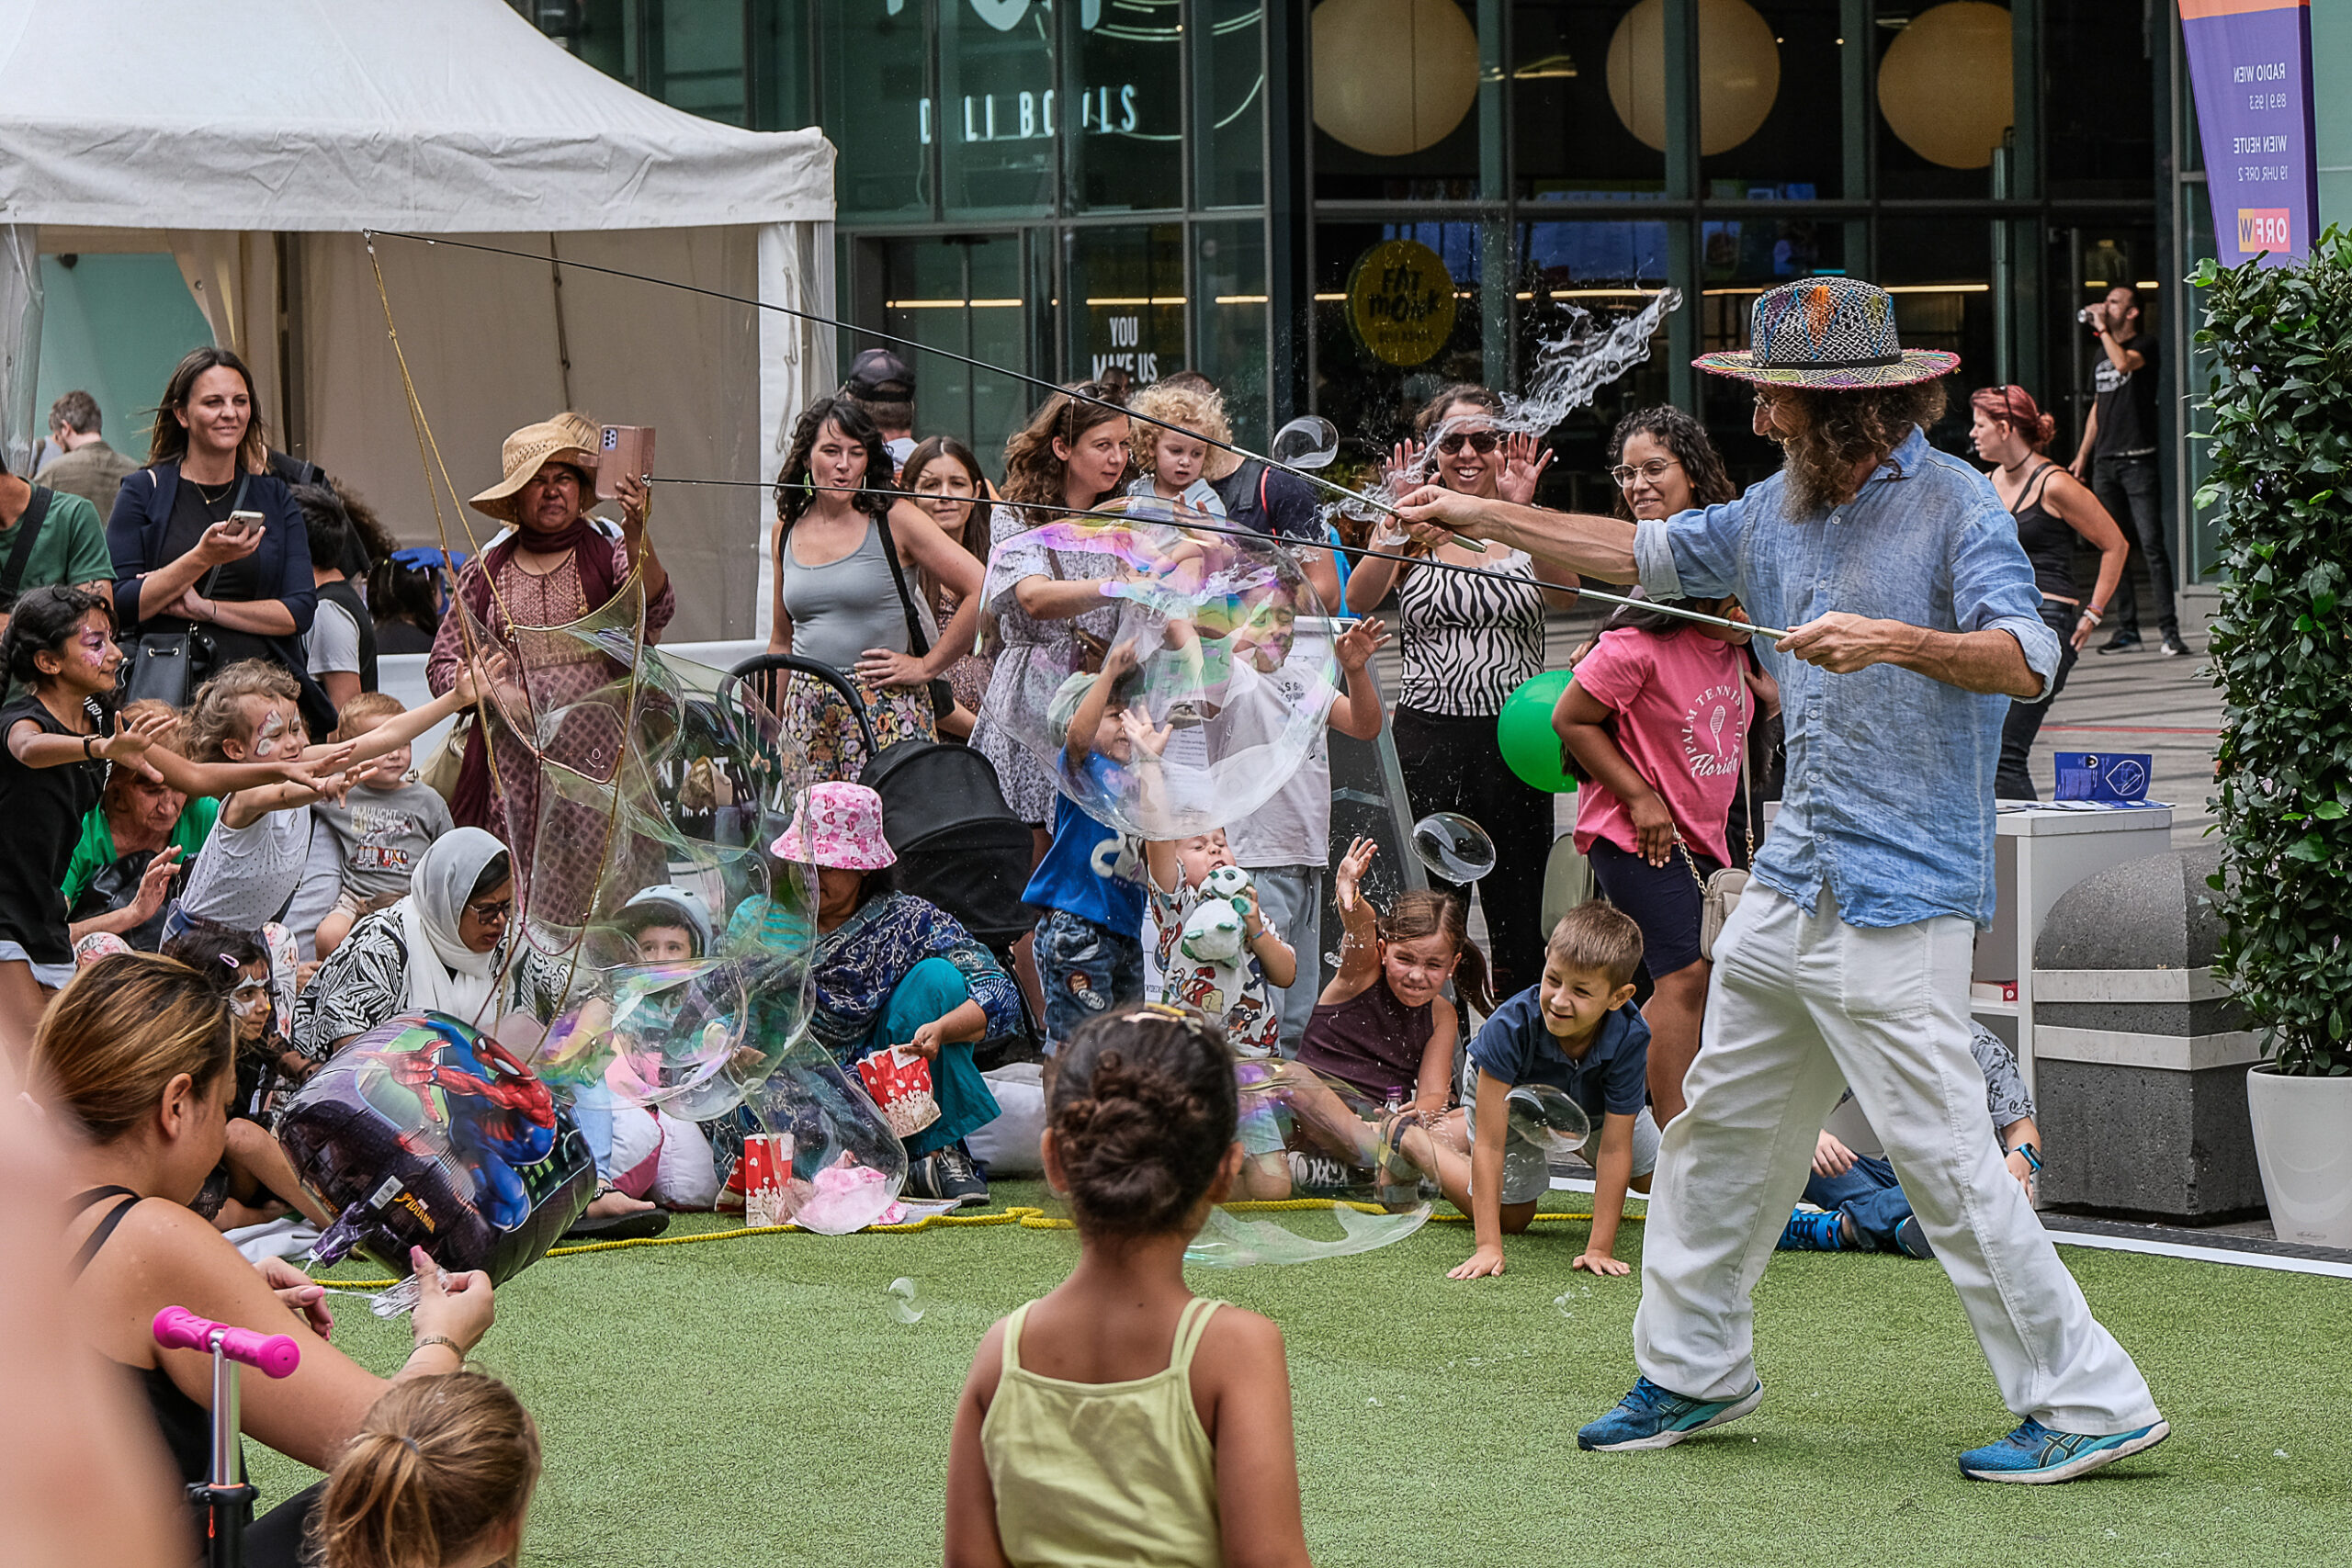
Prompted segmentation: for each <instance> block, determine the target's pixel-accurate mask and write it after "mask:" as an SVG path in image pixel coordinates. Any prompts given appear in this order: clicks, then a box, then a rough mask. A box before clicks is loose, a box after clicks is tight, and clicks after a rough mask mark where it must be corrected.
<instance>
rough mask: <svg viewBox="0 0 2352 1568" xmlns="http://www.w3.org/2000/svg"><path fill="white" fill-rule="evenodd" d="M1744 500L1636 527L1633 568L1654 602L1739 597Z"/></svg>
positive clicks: (1697, 509)
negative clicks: (1657, 600) (1659, 600)
mask: <svg viewBox="0 0 2352 1568" xmlns="http://www.w3.org/2000/svg"><path fill="white" fill-rule="evenodd" d="M1745 513H1746V508H1745V506H1744V504H1743V503H1742V502H1740V501H1726V502H1723V503H1722V504H1720V505H1716V506H1703V507H1693V508H1691V510H1690V511H1688V512H1678V513H1675V514H1674V515H1673V516H1671V517H1663V518H1645V519H1644V520H1642V521H1641V522H1639V523H1637V524H1635V525H1634V570H1636V571H1637V572H1638V573H1639V574H1640V577H1641V583H1642V592H1644V593H1645V594H1647V595H1648V596H1649V597H1651V598H1653V599H1720V598H1723V597H1724V595H1725V594H1729V593H1736V592H1739V584H1738V581H1737V578H1738V572H1739V539H1740V535H1741V534H1742V533H1743V532H1744V531H1745V528H1746V523H1745Z"/></svg>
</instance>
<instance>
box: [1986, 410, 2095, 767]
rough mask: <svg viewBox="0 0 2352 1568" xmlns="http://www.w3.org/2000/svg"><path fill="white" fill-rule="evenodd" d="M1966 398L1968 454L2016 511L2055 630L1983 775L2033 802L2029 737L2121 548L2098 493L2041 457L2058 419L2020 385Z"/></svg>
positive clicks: (2090, 620)
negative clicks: (1971, 451) (2086, 581)
mask: <svg viewBox="0 0 2352 1568" xmlns="http://www.w3.org/2000/svg"><path fill="white" fill-rule="evenodd" d="M1969 403H1970V404H1971V406H1972V407H1973V409H1974V410H1975V414H1976V420H1975V423H1974V424H1973V425H1972V426H1971V427H1970V429H1969V434H1970V435H1971V436H1972V437H1973V439H1974V440H1975V443H1976V455H1977V456H1978V457H1982V458H1984V459H1985V461H1986V462H1988V463H1990V464H1992V465H1993V466H1994V467H1993V472H1992V474H1991V475H1990V476H1989V477H1990V478H1991V479H1992V481H1993V489H1994V491H1995V492H1996V493H1997V494H1998V495H1999V496H2000V498H2001V504H2002V505H2003V506H2006V507H2007V508H2008V509H2009V514H2010V515H2011V516H2013V517H2015V518H2016V519H2017V523H2018V544H2019V545H2021V546H2023V547H2025V554H2026V559H2028V560H2029V561H2030V562H2032V563H2033V581H2034V586H2035V587H2037V588H2039V589H2041V619H2042V624H2043V625H2045V626H2049V628H2050V629H2051V630H2052V631H2054V632H2056V633H2057V634H2058V672H2057V674H2056V675H2054V676H2053V677H2052V679H2051V682H2050V690H2049V692H2048V693H2047V694H2045V695H2044V696H2042V697H2041V699H2040V700H2038V701H2035V702H2030V703H2028V702H2017V701H2012V702H2011V703H2010V704H2009V716H2008V719H2007V722H2006V723H2004V724H2003V725H2002V726H2001V764H2000V768H1999V771H1997V772H1996V773H1995V774H1994V775H1993V793H1994V794H1995V795H1997V796H1999V797H2000V798H2001V799H2003V800H2039V799H2041V796H2040V795H2036V794H2035V793H2034V790H2033V775H2032V773H2031V772H2030V769H2029V768H2028V767H2027V761H2028V759H2029V758H2030V756H2031V754H2032V751H2033V739H2034V737H2035V736H2036V735H2038V734H2040V733H2041V721H2042V719H2043V718H2045V717H2046V716H2048V715H2049V713H2050V705H2051V703H2052V700H2053V699H2055V698H2056V697H2057V695H2058V694H2059V693H2061V692H2063V691H2064V690H2065V689H2066V675H2067V672H2068V671H2072V670H2073V669H2074V668H2075V658H2076V656H2077V655H2079V654H2080V653H2081V651H2082V647H2083V644H2085V643H2086V642H2088V641H2089V640H2090V636H2091V633H2092V632H2093V631H2095V630H2097V629H2098V623H2099V617H2100V616H2101V615H2104V614H2105V613H2106V610H2107V601H2108V596H2109V594H2111V593H2113V592H2115V585H2116V584H2117V583H2119V582H2120V581H2123V569H2124V563H2125V561H2126V560H2127V559H2128V558H2129V555H2130V549H2131V547H2130V546H2128V545H2127V544H2125V543H2124V539H2123V531H2122V530H2121V529H2120V528H2118V527H2117V526H2116V525H2115V519H2114V518H2112V517H2110V516H2109V515H2108V514H2107V508H2105V507H2103V506H2101V505H2100V504H2099V503H2098V498H2097V497H2095V496H2093V495H2092V494H2091V492H2090V491H2089V490H2088V489H2087V488H2086V487H2085V486H2084V485H2083V484H2081V483H2080V482H2079V481H2078V480H2076V479H2075V476H2074V475H2072V474H2070V473H2068V472H2067V471H2066V470H2065V469H2064V468H2062V467H2061V466H2060V465H2058V464H2056V463H2053V462H2052V461H2051V460H2050V459H2049V458H2047V457H2043V456H2042V455H2041V453H2042V449H2043V448H2044V447H2047V446H2049V445H2050V438H2051V437H2052V435H2054V434H2057V429H2058V422H2057V421H2055V420H2053V419H2052V418H2051V417H2050V416H2049V415H2048V414H2046V413H2043V412H2041V409H2039V408H2038V407H2036V406H2035V405H2034V400H2033V395H2032V394H2031V393H2030V392H2028V391H2027V390H2026V389H2024V388H2023V387H1987V388H1985V389H1984V390H1982V391H1980V392H1976V393H1974V394H1973V395H1971V397H1970V398H1969ZM2078 534H2079V535H2080V536H2082V537H2083V538H2084V539H2086V540H2088V541H2089V542H2090V545H2091V547H2093V548H2094V549H2096V550H2098V582H2097V583H2095V584H2094V585H2093V586H2092V588H2091V596H2090V603H2089V604H2085V603H2083V600H2082V590H2081V589H2079V588H2077V587H2076V586H2075V536H2076V535H2078Z"/></svg>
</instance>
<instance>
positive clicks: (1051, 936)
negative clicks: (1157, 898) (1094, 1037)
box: [1035, 909, 1143, 1045]
mask: <svg viewBox="0 0 2352 1568" xmlns="http://www.w3.org/2000/svg"><path fill="white" fill-rule="evenodd" d="M1035 953H1036V958H1037V981H1038V984H1039V986H1040V987H1042V988H1043V989H1044V991H1045V993H1046V1043H1047V1044H1049V1045H1058V1044H1060V1043H1062V1042H1063V1041H1065V1040H1068V1039H1069V1037H1070V1036H1071V1035H1072V1034H1074V1033H1076V1032H1078V1026H1079V1025H1080V1024H1081V1023H1084V1022H1085V1021H1087V1020H1088V1019H1090V1018H1094V1017H1098V1016H1099V1015H1101V1014H1103V1013H1104V1012H1107V1011H1109V1010H1110V1008H1111V1004H1112V1003H1114V1002H1129V1001H1138V1000H1140V999H1142V997H1143V941H1142V939H1141V938H1140V937H1138V936H1123V935H1121V934H1120V933H1119V932H1117V931H1112V930H1110V929H1109V928H1108V927H1106V926H1098V925H1096V924H1095V923H1094V922H1093V921H1092V920H1090V919H1085V918H1084V917H1083V916H1080V915H1073V914H1071V913H1070V912H1069V910H1068V909H1049V910H1047V911H1046V918H1045V919H1042V920H1040V921H1038V922H1037V942H1036V948H1035Z"/></svg>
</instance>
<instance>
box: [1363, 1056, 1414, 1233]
mask: <svg viewBox="0 0 2352 1568" xmlns="http://www.w3.org/2000/svg"><path fill="white" fill-rule="evenodd" d="M1404 1111H1405V1086H1404V1085H1403V1084H1392V1085H1390V1086H1389V1089H1388V1098H1387V1099H1386V1100H1385V1101H1384V1102H1383V1103H1382V1105H1381V1108H1380V1132H1379V1152H1378V1154H1376V1155H1375V1156H1374V1160H1373V1174H1372V1183H1373V1188H1372V1190H1373V1200H1374V1201H1375V1202H1377V1203H1380V1204H1383V1205H1397V1206H1401V1205H1405V1204H1409V1203H1411V1202H1413V1201H1415V1194H1414V1192H1413V1191H1412V1190H1411V1186H1410V1184H1409V1183H1406V1182H1400V1181H1398V1180H1397V1172H1396V1171H1395V1170H1394V1169H1393V1168H1391V1166H1390V1163H1389V1160H1390V1156H1391V1155H1392V1154H1393V1153H1394V1152H1395V1144H1394V1143H1393V1141H1392V1140H1394V1139H1395V1138H1396V1137H1397V1136H1398V1133H1399V1129H1400V1127H1401V1126H1402V1124H1403V1123H1402V1122H1401V1121H1400V1118H1401V1117H1402V1116H1403V1114H1404Z"/></svg>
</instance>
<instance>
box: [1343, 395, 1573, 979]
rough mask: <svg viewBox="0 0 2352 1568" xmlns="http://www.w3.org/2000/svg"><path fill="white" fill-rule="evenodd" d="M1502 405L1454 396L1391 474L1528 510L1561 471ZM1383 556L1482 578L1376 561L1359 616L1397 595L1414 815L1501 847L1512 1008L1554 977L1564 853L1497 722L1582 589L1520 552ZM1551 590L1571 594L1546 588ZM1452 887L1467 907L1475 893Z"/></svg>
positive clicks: (1404, 739)
mask: <svg viewBox="0 0 2352 1568" xmlns="http://www.w3.org/2000/svg"><path fill="white" fill-rule="evenodd" d="M1501 412H1502V400H1501V399H1500V398H1498V397H1497V396H1496V395H1495V394H1494V393H1493V392H1491V391H1489V390H1487V389H1486V388H1484V387H1473V386H1459V387H1449V388H1447V389H1445V390H1444V391H1442V392H1440V393H1439V394H1438V395H1437V396H1436V397H1435V398H1433V399H1431V400H1430V402H1429V404H1428V405H1427V406H1426V407H1424V408H1423V409H1422V410H1421V412H1420V414H1419V417H1418V418H1416V419H1415V420H1414V422H1413V434H1414V436H1415V438H1416V439H1415V440H1413V441H1408V442H1401V443H1399V444H1398V445H1397V450H1396V454H1395V457H1394V462H1393V465H1392V468H1391V472H1392V473H1393V474H1395V475H1396V476H1397V478H1398V480H1399V482H1400V483H1401V484H1402V488H1404V489H1406V490H1410V489H1412V488H1413V486H1414V485H1415V484H1418V483H1419V482H1421V481H1422V479H1424V478H1433V479H1434V480H1435V482H1437V483H1439V484H1441V485H1443V486H1445V487H1446V488H1447V489H1448V490H1458V491H1465V492H1467V493H1469V494H1472V495H1476V496H1483V497H1486V498H1487V499H1493V498H1496V497H1500V498H1501V499H1503V500H1505V501H1511V502H1521V503H1522V504H1524V503H1526V502H1530V501H1532V499H1533V498H1534V494H1535V484H1536V480H1537V479H1539V478H1540V477H1541V476H1542V474H1543V471H1544V467H1545V465H1546V464H1548V463H1549V462H1550V460H1551V452H1550V450H1549V449H1548V448H1544V449H1541V450H1539V447H1538V444H1537V442H1536V440H1535V439H1534V437H1532V436H1531V435H1513V434H1505V433H1504V432H1503V431H1501V430H1498V428H1496V425H1497V416H1498V415H1499V414H1500V413H1501ZM1373 542H1374V547H1376V548H1381V549H1387V550H1393V551H1395V552H1396V553H1398V554H1403V555H1410V556H1417V557H1428V558H1430V559H1433V560H1436V561H1439V562H1442V563H1444V564H1445V565H1449V566H1456V567H1467V568H1475V569H1476V575H1473V574H1472V573H1470V572H1465V571H1443V570H1427V569H1424V568H1423V567H1421V566H1419V565H1418V564H1406V563H1403V562H1399V561H1394V560H1384V559H1379V558H1365V559H1363V560H1362V561H1361V562H1359V563H1358V565H1357V566H1356V568H1355V570H1354V571H1353V572H1352V573H1351V575H1350V576H1349V578H1348V591H1347V604H1348V608H1349V609H1350V610H1351V611H1352V612H1353V613H1354V614H1356V615H1369V614H1370V613H1371V612H1372V611H1374V609H1376V608H1378V607H1379V605H1380V604H1381V602H1382V601H1383V600H1385V599H1386V598H1387V597H1388V594H1389V592H1390V591H1391V590H1392V589H1393V590H1395V592H1396V594H1397V609H1396V624H1397V654H1398V657H1399V659H1400V660H1401V662H1402V664H1403V666H1404V680H1403V683H1402V685H1401V686H1400V688H1399V690H1398V692H1397V711H1396V716H1395V718H1394V721H1393V722H1394V725H1395V730H1396V737H1397V761H1398V762H1399V764H1401V765H1402V767H1403V769H1404V773H1405V789H1406V793H1407V794H1408V795H1409V796H1410V797H1411V800H1412V808H1413V815H1414V816H1416V817H1421V816H1426V815H1427V814H1429V813H1430V812H1432V811H1457V812H1460V813H1461V814H1463V815H1464V816H1465V817H1468V818H1470V819H1471V820H1472V821H1474V822H1476V823H1477V824H1478V825H1479V826H1480V827H1482V828H1484V829H1486V830H1487V835H1488V836H1489V837H1491V838H1492V839H1493V840H1494V841H1495V850H1496V861H1495V869H1494V870H1493V871H1492V872H1490V873H1488V874H1487V876H1486V878H1485V879H1484V880H1483V881H1481V882H1480V883H1479V884H1478V886H1477V897H1478V898H1479V900H1480V902H1481V903H1482V904H1483V905H1484V906H1485V908H1486V911H1487V931H1488V933H1489V943H1488V951H1489V952H1490V953H1492V955H1493V963H1494V973H1495V992H1496V994H1497V995H1498V996H1507V995H1510V993H1512V992H1514V991H1519V990H1523V989H1525V988H1526V987H1529V986H1532V985H1533V984H1534V983H1535V981H1536V979H1537V977H1538V976H1541V975H1542V974H1543V972H1544V931H1543V908H1544V860H1545V857H1546V856H1547V855H1549V854H1550V852H1551V849H1552V838H1553V820H1552V797H1551V796H1550V795H1545V794H1544V793H1543V792H1542V791H1540V790H1536V789H1533V788H1531V787H1530V786H1528V785H1527V784H1523V783H1521V781H1520V779H1519V777H1518V775H1517V774H1515V773H1512V772H1511V771H1510V767H1509V766H1508V765H1507V764H1506V763H1505V762H1504V761H1503V758H1502V749H1501V746H1500V744H1499V743H1498V740H1497V739H1496V736H1495V720H1496V718H1497V717H1498V716H1499V715H1500V714H1501V713H1502V708H1503V699H1504V698H1506V697H1508V696H1510V694H1511V693H1512V691H1513V690H1515V689H1516V688H1517V687H1518V686H1519V685H1520V684H1521V682H1524V681H1527V680H1528V679H1530V678H1531V677H1532V676H1535V675H1539V674H1541V673H1543V671H1544V610H1545V608H1546V606H1547V605H1548V606H1550V607H1552V608H1555V609H1562V610H1565V609H1566V608H1567V607H1568V606H1569V605H1571V604H1575V603H1576V593H1575V591H1574V584H1575V582H1576V581H1577V580H1576V577H1575V576H1574V574H1573V573H1570V572H1568V571H1567V570H1565V569H1559V570H1555V568H1554V567H1553V566H1552V565H1551V564H1549V563H1545V564H1544V565H1543V566H1542V569H1541V570H1539V569H1538V563H1537V562H1536V561H1535V560H1533V559H1532V558H1529V557H1528V556H1527V555H1525V554H1524V553H1522V552H1521V551H1518V550H1505V549H1502V548H1501V547H1488V548H1487V550H1486V551H1485V553H1483V554H1481V553H1479V552H1477V551H1474V550H1471V549H1469V548H1467V547H1464V546H1463V545H1462V544H1460V543H1458V542H1449V543H1446V544H1443V545H1441V546H1439V547H1437V549H1436V550H1435V552H1434V553H1433V554H1432V553H1431V552H1430V551H1429V550H1427V549H1425V548H1424V547H1421V546H1419V545H1418V544H1410V543H1406V542H1404V537H1403V536H1402V535H1401V534H1400V533H1397V531H1396V530H1394V529H1393V528H1383V529H1382V530H1381V531H1380V532H1379V533H1378V534H1376V535H1375V536H1374V541H1373ZM1539 577H1541V578H1544V579H1545V580H1548V581H1552V582H1555V583H1561V584H1566V585H1567V586H1566V588H1564V589H1545V588H1541V587H1539V586H1537V579H1538V578H1539ZM1433 886H1446V887H1447V888H1448V890H1449V891H1452V892H1453V893H1456V894H1458V895H1460V896H1461V897H1463V898H1464V900H1465V902H1466V901H1467V899H1468V898H1469V897H1470V895H1471V890H1470V889H1469V888H1467V887H1464V886H1454V885H1452V884H1443V885H1439V884H1434V883H1433Z"/></svg>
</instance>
